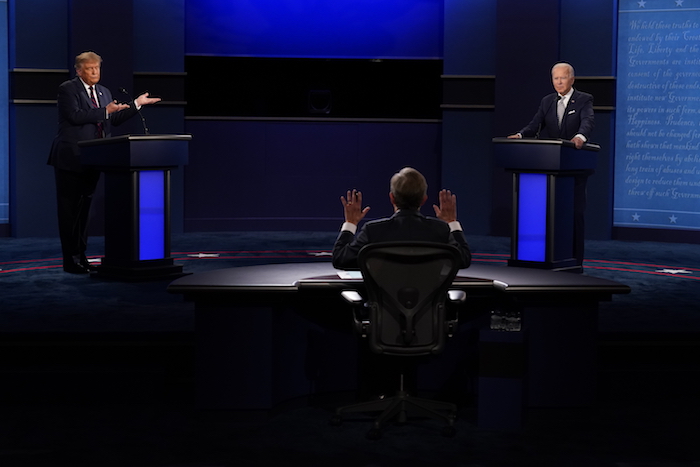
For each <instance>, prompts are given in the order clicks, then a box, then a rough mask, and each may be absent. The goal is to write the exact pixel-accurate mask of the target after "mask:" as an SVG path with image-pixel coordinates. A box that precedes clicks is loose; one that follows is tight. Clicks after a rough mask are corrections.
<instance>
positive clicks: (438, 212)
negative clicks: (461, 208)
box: [433, 190, 457, 222]
mask: <svg viewBox="0 0 700 467" xmlns="http://www.w3.org/2000/svg"><path fill="white" fill-rule="evenodd" d="M438 200H439V202H440V205H439V206H438V205H437V204H433V209H434V210H435V217H437V218H438V219H440V220H443V221H445V222H452V221H456V220H457V196H456V195H453V194H452V192H451V191H450V190H441V191H440V193H438Z"/></svg>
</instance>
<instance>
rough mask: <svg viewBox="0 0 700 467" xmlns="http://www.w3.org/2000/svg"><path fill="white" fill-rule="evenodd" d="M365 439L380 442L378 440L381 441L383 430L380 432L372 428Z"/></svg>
mask: <svg viewBox="0 0 700 467" xmlns="http://www.w3.org/2000/svg"><path fill="white" fill-rule="evenodd" d="M365 437H366V438H367V439H369V440H372V441H376V440H378V439H381V437H382V430H380V429H378V428H372V429H371V430H369V431H368V432H367V434H366V435H365Z"/></svg>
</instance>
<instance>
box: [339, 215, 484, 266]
mask: <svg viewBox="0 0 700 467" xmlns="http://www.w3.org/2000/svg"><path fill="white" fill-rule="evenodd" d="M395 241H421V242H437V243H449V244H450V245H454V246H455V247H457V249H459V251H460V253H461V255H462V264H461V268H466V267H469V265H470V264H471V259H472V254H471V251H470V249H469V245H468V244H467V239H466V238H465V237H464V233H463V232H462V231H455V232H450V226H449V225H447V223H446V222H443V221H441V220H439V219H435V218H432V217H425V216H424V215H423V214H421V213H420V212H418V211H412V210H407V209H402V210H400V211H397V212H395V213H394V215H393V216H391V217H388V218H386V219H377V220H374V221H369V222H366V223H365V224H364V226H363V227H362V229H360V231H359V233H358V234H357V235H353V234H352V232H348V231H347V230H344V231H341V232H340V234H339V235H338V238H337V239H336V241H335V245H334V246H333V266H334V267H335V268H337V269H357V268H358V267H359V266H358V264H357V255H358V253H359V252H360V250H361V249H362V247H363V246H365V245H367V244H368V243H376V242H395Z"/></svg>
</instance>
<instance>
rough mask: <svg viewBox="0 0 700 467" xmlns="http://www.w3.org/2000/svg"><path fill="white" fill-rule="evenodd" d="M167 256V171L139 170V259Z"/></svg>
mask: <svg viewBox="0 0 700 467" xmlns="http://www.w3.org/2000/svg"><path fill="white" fill-rule="evenodd" d="M164 256H165V172H163V171H162V170H144V171H140V172H139V260H148V259H163V257H164Z"/></svg>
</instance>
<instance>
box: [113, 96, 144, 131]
mask: <svg viewBox="0 0 700 467" xmlns="http://www.w3.org/2000/svg"><path fill="white" fill-rule="evenodd" d="M119 92H121V93H122V94H126V97H128V98H129V100H130V101H133V102H134V107H136V101H135V100H134V99H132V98H131V96H130V95H129V93H128V92H127V90H126V89H124V88H119ZM136 111H137V112H138V113H139V117H141V124H142V125H143V132H144V134H146V135H150V133H149V132H148V127H147V126H146V119H145V118H143V114H142V113H141V109H139V108H137V109H136Z"/></svg>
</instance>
